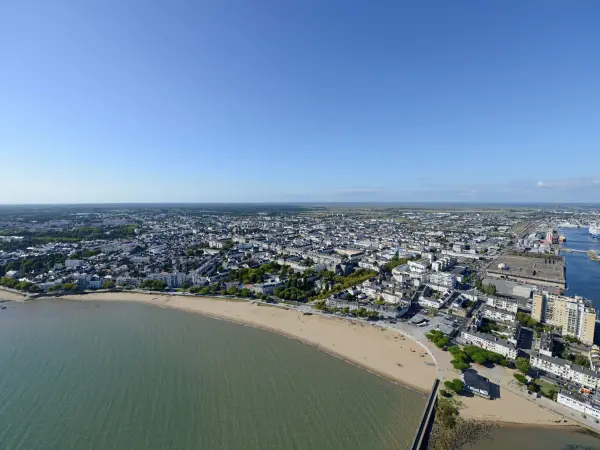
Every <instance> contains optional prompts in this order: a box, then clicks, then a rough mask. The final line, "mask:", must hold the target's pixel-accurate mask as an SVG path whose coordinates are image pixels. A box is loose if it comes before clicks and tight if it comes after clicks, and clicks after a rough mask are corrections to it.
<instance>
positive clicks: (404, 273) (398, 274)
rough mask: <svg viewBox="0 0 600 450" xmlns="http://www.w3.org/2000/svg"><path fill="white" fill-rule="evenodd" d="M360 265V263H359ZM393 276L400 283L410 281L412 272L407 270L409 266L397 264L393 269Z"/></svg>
mask: <svg viewBox="0 0 600 450" xmlns="http://www.w3.org/2000/svg"><path fill="white" fill-rule="evenodd" d="M359 266H360V263H359ZM392 276H393V277H394V280H396V281H397V282H398V283H404V282H406V281H410V273H409V272H408V270H407V266H406V265H403V266H396V267H394V268H393V269H392Z"/></svg>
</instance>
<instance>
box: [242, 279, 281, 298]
mask: <svg viewBox="0 0 600 450" xmlns="http://www.w3.org/2000/svg"><path fill="white" fill-rule="evenodd" d="M284 285H285V283H282V282H280V281H269V282H266V283H257V284H253V285H252V287H250V290H252V291H254V292H256V293H257V294H265V295H273V292H275V289H277V288H278V287H281V286H284Z"/></svg>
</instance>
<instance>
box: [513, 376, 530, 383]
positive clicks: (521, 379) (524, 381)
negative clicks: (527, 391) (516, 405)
mask: <svg viewBox="0 0 600 450" xmlns="http://www.w3.org/2000/svg"><path fill="white" fill-rule="evenodd" d="M513 376H514V377H515V378H516V379H517V381H518V382H519V383H521V384H527V378H525V376H523V375H521V374H520V373H514V374H513Z"/></svg>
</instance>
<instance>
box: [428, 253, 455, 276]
mask: <svg viewBox="0 0 600 450" xmlns="http://www.w3.org/2000/svg"><path fill="white" fill-rule="evenodd" d="M455 263H456V259H454V258H451V257H449V256H444V257H443V258H440V259H438V260H437V261H434V262H433V263H432V264H431V268H432V269H433V270H435V271H436V272H440V271H443V270H446V269H450V268H451V267H452V266H454V264H455Z"/></svg>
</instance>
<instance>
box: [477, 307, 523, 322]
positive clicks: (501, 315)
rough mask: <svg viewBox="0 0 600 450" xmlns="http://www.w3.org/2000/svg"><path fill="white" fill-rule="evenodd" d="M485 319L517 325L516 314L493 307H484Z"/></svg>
mask: <svg viewBox="0 0 600 450" xmlns="http://www.w3.org/2000/svg"><path fill="white" fill-rule="evenodd" d="M483 317H485V318H486V319H490V320H498V321H500V322H508V323H515V322H516V320H517V317H516V314H515V313H514V312H510V311H506V310H504V309H499V308H494V307H492V306H484V307H483Z"/></svg>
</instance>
